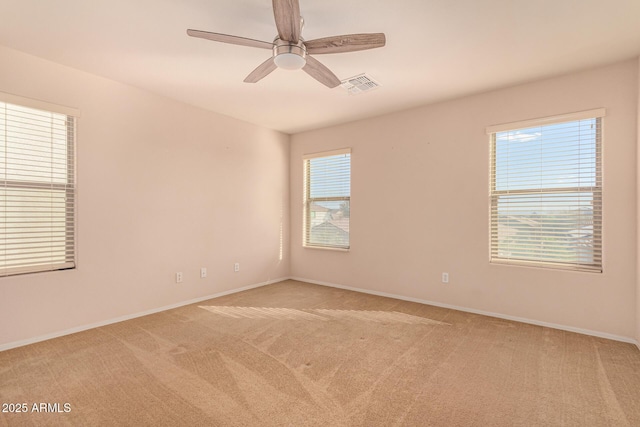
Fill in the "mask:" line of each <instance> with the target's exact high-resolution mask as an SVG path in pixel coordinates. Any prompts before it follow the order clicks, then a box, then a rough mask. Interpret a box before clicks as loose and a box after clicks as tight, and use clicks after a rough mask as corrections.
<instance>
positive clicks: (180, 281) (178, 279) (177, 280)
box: [176, 271, 182, 283]
mask: <svg viewBox="0 0 640 427" xmlns="http://www.w3.org/2000/svg"><path fill="white" fill-rule="evenodd" d="M176 283H182V272H181V271H180V272H178V273H176Z"/></svg>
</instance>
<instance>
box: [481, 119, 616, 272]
mask: <svg viewBox="0 0 640 427" xmlns="http://www.w3.org/2000/svg"><path fill="white" fill-rule="evenodd" d="M604 113H605V111H604V109H600V110H592V111H586V112H582V113H574V114H567V115H564V116H557V117H551V118H546V119H539V120H531V121H527V122H520V123H515V124H510V125H499V126H491V127H489V128H488V129H487V132H488V133H489V134H490V135H491V179H490V181H491V182H490V186H491V195H490V197H491V261H492V262H506V263H516V264H525V265H535V266H545V267H553V268H566V269H574V270H585V271H597V272H601V271H602V165H601V163H602V117H604Z"/></svg>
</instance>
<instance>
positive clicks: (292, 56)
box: [273, 53, 307, 70]
mask: <svg viewBox="0 0 640 427" xmlns="http://www.w3.org/2000/svg"><path fill="white" fill-rule="evenodd" d="M273 61H274V62H275V63H276V65H277V66H278V68H282V69H283V70H299V69H301V68H302V67H304V66H305V64H306V63H307V60H306V59H304V58H303V57H302V56H300V55H298V54H297V53H281V54H279V55H276V57H275V58H273Z"/></svg>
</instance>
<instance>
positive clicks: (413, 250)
mask: <svg viewBox="0 0 640 427" xmlns="http://www.w3.org/2000/svg"><path fill="white" fill-rule="evenodd" d="M637 82H638V61H637V60H633V61H627V62H623V63H618V64H614V65H611V66H608V67H604V68H599V69H594V70H589V71H585V72H580V73H576V74H571V75H565V76H561V77H557V78H553V79H548V80H543V81H538V82H534V83H530V84H525V85H521V86H517V87H512V88H508V89H504V90H497V91H494V92H490V93H485V94H481V95H476V96H471V97H467V98H463V99H458V100H454V101H450V102H444V103H440V104H436V105H430V106H425V107H422V108H418V109H413V110H410V111H405V112H402V113H398V114H392V115H387V116H383V117H379V118H374V119H369V120H364V121H360V122H356V123H351V124H346V125H342V126H337V127H331V128H326V129H321V130H317V131H311V132H306V133H301V134H297V135H294V136H293V137H292V142H291V187H290V188H291V257H292V258H291V261H292V264H291V265H292V270H291V273H292V276H293V277H298V278H303V279H307V280H314V281H319V282H328V283H332V284H336V285H342V286H349V287H355V288H361V289H366V290H368V291H374V292H385V293H390V294H395V295H401V296H404V297H410V298H417V299H421V300H428V301H434V302H438V303H442V304H449V305H454V306H459V307H464V308H468V309H473V310H480V311H486V312H491V313H497V314H500V315H503V316H513V317H520V318H524V319H530V320H533V321H536V322H547V323H551V324H555V325H560V326H562V327H568V328H578V329H583V330H588V331H593V332H598V333H602V334H609V335H615V336H619V337H623V338H627V339H632V338H633V337H634V336H635V334H636V331H635V329H636V328H635V316H636V314H635V312H636V302H635V292H636V290H635V289H636V276H635V271H636V238H635V235H636V203H635V201H636V154H635V153H636V143H637V141H636V122H637V119H638V117H637V113H636V110H637V105H636V103H637V91H636V86H637ZM380 90H384V87H383V88H382V89H380ZM360 96H367V95H366V94H364V95H360ZM599 107H605V108H606V109H607V117H606V119H605V124H604V126H605V128H604V132H605V136H604V138H605V139H604V174H605V178H604V179H605V181H604V203H605V205H604V215H605V216H604V263H605V267H604V269H605V271H604V273H603V274H593V273H579V272H570V271H559V270H548V269H537V268H524V267H515V266H504V265H492V264H489V262H488V258H489V254H488V242H489V236H488V224H489V217H488V213H489V207H488V193H489V188H488V183H489V171H488V166H489V143H488V137H487V135H486V134H485V127H486V126H488V125H493V124H501V123H509V122H513V121H518V120H524V119H532V118H538V117H545V116H550V115H556V114H563V113H569V112H575V111H582V110H587V109H593V108H599ZM342 147H352V150H353V151H352V199H351V246H352V248H351V250H350V252H348V253H342V252H335V251H323V250H318V249H305V248H302V247H301V240H302V237H301V230H302V160H301V157H302V155H303V154H306V153H313V152H320V151H324V150H332V149H338V148H342ZM442 272H448V273H449V274H450V283H449V284H442V283H440V277H441V273H442Z"/></svg>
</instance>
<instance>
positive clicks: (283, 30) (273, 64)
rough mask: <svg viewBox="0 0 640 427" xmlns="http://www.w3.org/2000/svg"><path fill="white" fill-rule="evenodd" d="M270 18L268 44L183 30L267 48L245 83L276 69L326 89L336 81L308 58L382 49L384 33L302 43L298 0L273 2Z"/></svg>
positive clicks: (329, 71) (336, 37)
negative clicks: (303, 76) (272, 34)
mask: <svg viewBox="0 0 640 427" xmlns="http://www.w3.org/2000/svg"><path fill="white" fill-rule="evenodd" d="M273 15H274V17H275V20H276V28H277V29H278V35H277V36H276V38H275V39H274V40H273V42H272V43H269V42H264V41H260V40H253V39H248V38H245V37H238V36H231V35H228V34H219V33H210V32H208V31H199V30H187V34H188V35H190V36H191V37H199V38H202V39H207V40H213V41H216V42H222V43H231V44H237V45H242V46H251V47H258V48H262V49H271V50H272V52H273V55H272V57H271V58H269V59H267V60H266V61H264V62H263V63H262V64H260V65H259V66H258V68H256V69H255V70H253V71H252V72H251V73H250V74H249V75H248V76H247V78H245V79H244V81H245V82H246V83H256V82H258V81H260V80H261V79H263V78H264V77H266V76H267V75H268V74H269V73H271V72H272V71H274V70H275V69H276V68H283V69H286V70H299V69H300V68H302V70H303V71H304V72H306V73H307V74H309V75H310V76H311V77H313V78H314V79H316V80H317V81H319V82H320V83H322V84H323V85H325V86H327V87H329V88H334V87H336V86H339V85H340V83H341V82H340V79H338V77H336V75H335V74H333V73H332V72H331V70H329V69H328V68H327V67H325V66H324V65H322V63H320V61H318V60H317V59H315V58H314V57H312V56H311V55H320V54H325V53H342V52H355V51H358V50H366V49H374V48H377V47H382V46H384V45H385V42H386V38H385V35H384V33H370V34H346V35H342V36H333V37H325V38H321V39H315V40H309V41H305V40H304V39H303V38H302V37H301V36H300V33H301V32H302V27H303V26H304V20H303V19H302V18H301V16H300V5H299V3H298V0H273Z"/></svg>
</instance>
